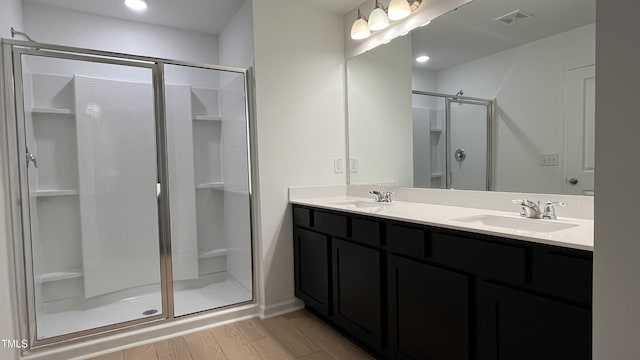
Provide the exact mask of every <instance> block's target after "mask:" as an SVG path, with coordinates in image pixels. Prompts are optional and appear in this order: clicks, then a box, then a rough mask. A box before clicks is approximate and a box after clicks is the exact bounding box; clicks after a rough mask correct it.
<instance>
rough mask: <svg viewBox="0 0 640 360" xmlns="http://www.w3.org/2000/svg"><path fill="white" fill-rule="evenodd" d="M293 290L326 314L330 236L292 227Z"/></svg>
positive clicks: (327, 308)
mask: <svg viewBox="0 0 640 360" xmlns="http://www.w3.org/2000/svg"><path fill="white" fill-rule="evenodd" d="M294 251H295V256H294V259H295V277H296V281H295V282H296V284H295V285H296V286H295V293H296V296H297V297H298V298H300V299H301V300H303V301H304V302H305V303H306V304H307V306H310V307H312V308H314V309H315V310H317V311H319V312H320V313H322V314H324V315H328V314H329V271H330V269H329V239H328V238H327V236H325V235H322V234H318V233H315V232H312V231H308V230H304V229H301V228H296V229H295V234H294Z"/></svg>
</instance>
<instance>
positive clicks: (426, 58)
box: [416, 55, 429, 63]
mask: <svg viewBox="0 0 640 360" xmlns="http://www.w3.org/2000/svg"><path fill="white" fill-rule="evenodd" d="M416 61H417V62H419V63H425V62H427V61H429V57H428V56H427V55H422V56H418V57H417V58H416Z"/></svg>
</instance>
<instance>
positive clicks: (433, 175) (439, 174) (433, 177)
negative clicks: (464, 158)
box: [431, 173, 442, 179]
mask: <svg viewBox="0 0 640 360" xmlns="http://www.w3.org/2000/svg"><path fill="white" fill-rule="evenodd" d="M441 177H442V173H433V174H431V178H432V179H437V178H441Z"/></svg>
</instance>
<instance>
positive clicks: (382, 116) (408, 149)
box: [347, 36, 413, 187]
mask: <svg viewBox="0 0 640 360" xmlns="http://www.w3.org/2000/svg"><path fill="white" fill-rule="evenodd" d="M403 54H404V55H405V56H403ZM347 82H348V84H349V86H348V88H347V91H348V93H347V98H348V104H349V105H348V114H349V115H348V117H349V157H351V158H356V159H358V172H357V173H351V178H350V183H351V184H371V183H379V184H382V183H391V184H396V185H398V186H405V187H411V186H413V115H412V111H411V38H410V37H408V36H404V37H401V38H398V39H396V40H394V41H392V42H391V43H389V44H387V45H382V46H380V47H377V48H375V49H373V50H371V51H370V52H368V53H366V54H362V55H361V56H358V57H355V58H353V59H349V62H348V65H347ZM389 134H393V135H394V136H389Z"/></svg>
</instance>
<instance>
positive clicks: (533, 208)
mask: <svg viewBox="0 0 640 360" xmlns="http://www.w3.org/2000/svg"><path fill="white" fill-rule="evenodd" d="M512 202H513V203H514V204H518V205H520V206H522V208H521V209H520V216H522V217H526V218H530V219H546V220H556V219H557V218H558V216H557V215H556V208H555V205H558V206H566V205H567V204H565V203H563V202H558V201H550V200H549V201H547V202H546V203H545V204H544V207H543V208H542V210H540V202H539V201H538V202H533V201H531V200H527V199H524V200H512Z"/></svg>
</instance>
